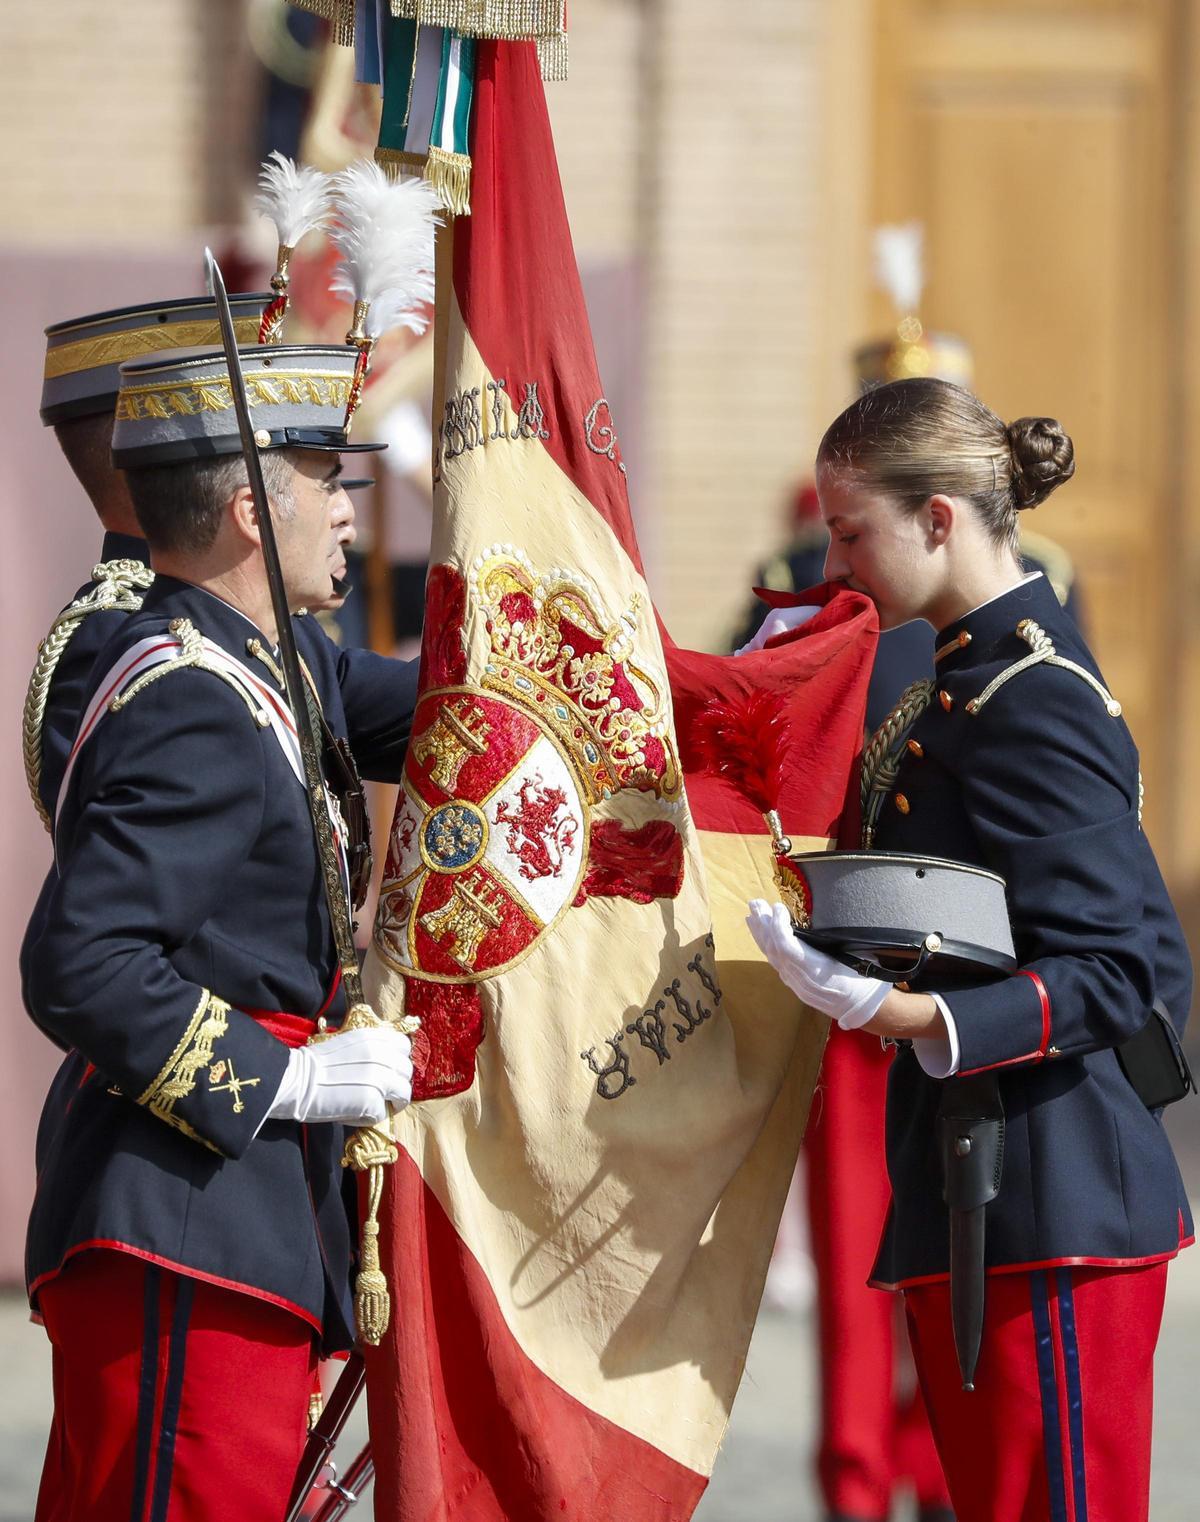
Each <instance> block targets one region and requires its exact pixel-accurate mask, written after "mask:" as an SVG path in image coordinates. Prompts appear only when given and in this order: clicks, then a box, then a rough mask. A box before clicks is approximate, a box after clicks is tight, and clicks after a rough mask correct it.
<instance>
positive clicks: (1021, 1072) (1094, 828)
mask: <svg viewBox="0 0 1200 1522" xmlns="http://www.w3.org/2000/svg"><path fill="white" fill-rule="evenodd" d="M1025 619H1032V620H1034V621H1035V622H1036V623H1037V624H1039V625H1040V626H1041V628H1042V630H1043V631H1044V632H1045V634H1046V635H1048V636H1049V638H1050V640H1051V641H1052V643H1053V646H1054V649H1055V652H1056V653H1057V654H1058V655H1059V656H1061V657H1064V658H1066V659H1068V660H1071V661H1074V662H1076V663H1077V664H1078V665H1080V666H1082V667H1083V668H1085V670H1086V671H1088V672H1090V673H1091V674H1092V675H1093V676H1094V677H1096V678H1097V679H1098V680H1102V679H1101V678H1100V674H1099V671H1098V668H1097V666H1096V663H1095V661H1094V660H1093V659H1092V656H1091V654H1090V653H1089V651H1088V649H1087V647H1086V646H1085V645H1084V643H1083V640H1082V638H1081V636H1080V634H1079V632H1078V630H1077V628H1076V626H1075V624H1074V622H1073V621H1072V619H1071V618H1070V617H1069V615H1068V614H1067V613H1066V612H1065V611H1064V610H1063V609H1062V608H1061V607H1060V605H1059V603H1058V600H1057V598H1056V597H1055V595H1054V592H1053V591H1052V589H1051V587H1050V585H1049V583H1048V582H1047V581H1046V579H1045V578H1044V577H1038V578H1037V579H1035V580H1033V581H1029V582H1026V583H1024V584H1023V585H1021V586H1018V587H1016V588H1014V589H1012V590H1011V591H1009V592H1007V593H1005V594H1004V595H1003V596H1002V597H1000V598H997V599H996V600H995V601H993V602H990V603H987V604H985V605H984V606H983V607H982V608H979V609H976V610H975V611H974V612H973V613H970V614H968V615H967V616H966V617H965V618H963V619H961V620H959V621H958V622H957V623H955V624H953V625H951V626H950V627H949V628H947V629H944V630H942V632H941V633H940V634H939V636H938V640H937V644H938V648H939V653H941V652H942V651H943V649H944V648H945V647H948V653H944V654H941V658H940V659H939V660H938V662H937V667H936V675H935V682H936V686H937V692H936V695H935V697H934V700H933V701H932V703H931V704H930V706H929V707H928V708H927V709H926V710H925V711H924V713H923V714H922V715H921V717H920V718H918V719H917V721H916V723H915V725H914V726H913V728H912V729H911V731H910V732H909V738H910V739H911V740H912V741H914V742H915V748H914V747H907V748H906V749H905V751H904V757H903V760H902V761H901V763H900V767H899V774H898V777H897V780H896V784H895V787H894V789H893V790H892V793H891V794H890V796H889V797H887V798H886V799H885V801H884V803H883V810H882V813H881V814H880V816H879V820H878V825H877V829H876V834H875V840H874V845H875V847H876V848H877V849H879V850H886V851H900V852H912V853H916V854H921V855H929V856H939V857H946V858H949V859H951V860H954V861H959V862H966V863H968V864H971V865H975V866H980V867H986V868H988V869H990V870H991V871H993V872H997V873H999V874H1000V875H1001V876H1002V877H1003V878H1004V879H1005V881H1006V883H1007V887H1008V907H1009V914H1010V918H1011V922H1012V930H1013V940H1014V943H1015V947H1016V953H1017V958H1018V962H1019V967H1020V971H1019V972H1017V973H1016V974H1015V975H1014V976H1012V977H1009V978H1005V979H1002V980H1000V981H997V982H993V983H989V984H987V985H986V986H983V987H972V988H968V989H964V990H959V991H957V992H953V991H947V990H945V989H943V988H940V987H937V986H936V985H934V986H933V987H932V990H931V991H933V992H937V993H940V994H942V995H943V997H944V998H945V1000H946V1003H947V1005H948V1007H949V1009H950V1012H951V1014H952V1016H953V1018H954V1021H955V1024H956V1026H957V1030H958V1036H959V1040H960V1043H961V1062H960V1068H959V1071H960V1073H962V1074H964V1075H965V1074H968V1073H970V1072H980V1071H987V1070H994V1071H995V1072H996V1074H997V1076H998V1082H999V1090H1000V1095H1001V1098H1002V1101H1003V1104H1004V1109H1005V1114H1006V1117H1007V1129H1006V1137H1005V1152H1004V1175H1003V1182H1002V1184H1001V1189H1000V1195H999V1197H998V1199H996V1200H995V1201H994V1202H993V1203H992V1204H990V1205H988V1207H987V1225H986V1255H987V1264H988V1267H989V1269H993V1270H994V1269H998V1268H1001V1267H1004V1268H1016V1267H1018V1266H1035V1265H1036V1266H1042V1265H1049V1264H1057V1263H1094V1264H1123V1265H1135V1264H1142V1263H1146V1262H1152V1261H1155V1260H1158V1259H1162V1258H1166V1257H1170V1256H1172V1255H1173V1254H1174V1253H1175V1252H1176V1251H1177V1250H1178V1248H1179V1247H1180V1245H1181V1244H1182V1243H1183V1242H1184V1241H1186V1240H1189V1239H1190V1238H1191V1234H1192V1225H1191V1217H1190V1215H1189V1212H1188V1205H1187V1199H1186V1196H1185V1194H1184V1191H1183V1186H1182V1183H1181V1181H1180V1177H1179V1171H1178V1168H1177V1166H1176V1163H1175V1159H1174V1156H1173V1155H1172V1152H1171V1148H1170V1144H1169V1143H1168V1141H1167V1137H1166V1134H1165V1132H1164V1130H1163V1126H1162V1122H1161V1117H1160V1115H1158V1114H1154V1113H1151V1112H1150V1111H1148V1110H1147V1109H1146V1108H1145V1107H1144V1105H1143V1104H1142V1103H1141V1101H1140V1100H1139V1099H1138V1097H1137V1095H1136V1094H1135V1093H1134V1091H1133V1089H1132V1088H1131V1086H1130V1084H1129V1082H1128V1080H1127V1079H1126V1078H1125V1076H1124V1073H1123V1072H1122V1070H1121V1068H1120V1066H1119V1064H1118V1061H1117V1057H1116V1055H1115V1052H1114V1047H1115V1046H1117V1045H1119V1044H1120V1043H1121V1042H1122V1041H1124V1040H1126V1039H1127V1038H1128V1037H1130V1036H1133V1035H1134V1034H1135V1033H1136V1032H1137V1031H1138V1030H1139V1029H1140V1028H1141V1027H1142V1025H1143V1024H1144V1023H1145V1021H1146V1019H1147V1017H1148V1014H1149V1011H1150V1009H1151V1006H1152V1004H1153V1002H1154V1000H1155V998H1156V997H1157V998H1159V999H1161V1000H1162V1002H1163V1004H1164V1005H1165V1006H1166V1008H1167V1010H1168V1011H1169V1013H1170V1015H1171V1018H1172V1020H1173V1022H1174V1024H1175V1026H1176V1028H1177V1029H1178V1030H1179V1031H1180V1032H1182V1029H1183V1025H1184V1021H1185V1020H1186V1018H1187V1013H1188V1007H1189V1005H1190V1002H1191V987H1192V974H1191V963H1190V959H1189V956H1188V951H1187V946H1186V944H1185V943H1184V939H1183V935H1182V932H1181V930H1180V927H1179V922H1178V920H1177V918H1176V916H1175V912H1174V910H1173V909H1172V907H1171V904H1170V900H1169V899H1168V897H1167V893H1166V889H1165V887H1164V886H1163V881H1162V877H1161V875H1160V873H1159V870H1158V867H1157V864H1156V863H1155V860H1154V855H1153V852H1152V851H1151V849H1150V846H1149V844H1148V842H1147V840H1146V837H1145V836H1144V835H1143V833H1142V830H1141V827H1140V824H1139V817H1138V816H1139V776H1138V757H1137V751H1136V748H1135V746H1134V743H1133V740H1132V738H1131V737H1130V734H1129V730H1128V728H1127V727H1126V725H1125V721H1124V720H1123V719H1122V718H1120V717H1114V716H1112V715H1111V714H1110V713H1109V711H1108V707H1107V705H1106V703H1105V700H1104V697H1103V696H1102V695H1101V694H1100V693H1098V692H1097V691H1096V690H1094V689H1093V688H1092V687H1091V686H1090V685H1089V684H1088V683H1087V682H1086V681H1085V680H1084V678H1082V677H1081V676H1079V675H1077V674H1076V673H1074V672H1072V671H1069V670H1065V669H1063V668H1062V667H1056V666H1054V665H1051V664H1047V663H1044V662H1043V663H1039V664H1033V665H1031V666H1029V667H1028V668H1027V669H1024V670H1022V671H1020V672H1019V673H1016V674H1013V675H1012V676H1011V678H1010V679H1009V680H1007V681H1006V682H1004V683H1003V684H1002V685H1000V686H999V687H998V688H996V689H995V690H994V691H993V692H992V693H991V694H990V695H987V696H985V694H986V690H987V688H988V686H989V683H991V682H992V681H993V680H994V679H995V678H996V677H998V676H1000V675H1001V673H1003V672H1005V671H1007V670H1009V669H1010V668H1012V667H1013V665H1014V663H1015V662H1017V661H1020V660H1021V659H1023V658H1025V657H1028V656H1030V654H1031V647H1030V645H1029V644H1028V643H1027V642H1026V641H1025V640H1024V639H1022V638H1021V637H1020V636H1019V635H1018V633H1017V626H1018V624H1019V623H1021V621H1022V620H1025ZM963 635H965V636H969V642H964V643H961V644H960V643H959V637H960V636H963ZM981 698H983V699H984V700H983V701H982V702H980V700H981ZM972 702H974V703H975V704H976V705H977V706H976V709H975V711H974V712H973V711H972V708H971V706H970V705H971V704H972ZM941 1087H942V1085H941V1083H940V1082H939V1081H938V1080H936V1079H933V1078H930V1077H928V1076H927V1075H926V1074H925V1073H924V1072H923V1071H922V1069H921V1067H920V1065H919V1063H918V1061H917V1058H916V1056H915V1055H914V1053H913V1052H912V1051H910V1050H902V1051H901V1052H900V1053H899V1054H898V1055H897V1057H896V1060H895V1062H894V1063H893V1066H892V1071H891V1075H890V1080H889V1088H888V1113H887V1151H888V1169H889V1173H890V1176H891V1183H892V1193H893V1204H892V1210H891V1214H890V1217H889V1221H888V1225H887V1227H886V1229H885V1233H884V1239H883V1243H882V1246H881V1248H880V1253H879V1257H878V1260H877V1262H876V1266H875V1272H874V1280H875V1282H878V1283H881V1284H886V1285H896V1284H906V1283H912V1282H914V1281H919V1280H922V1279H925V1278H930V1277H940V1276H943V1275H945V1273H946V1272H947V1267H948V1263H947V1217H946V1211H945V1208H944V1206H943V1204H942V1198H941V1175H940V1169H939V1164H938V1159H937V1155H936V1145H935V1135H936V1133H935V1116H936V1112H937V1107H938V1100H939V1097H940V1091H941Z"/></svg>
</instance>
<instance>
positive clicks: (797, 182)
mask: <svg viewBox="0 0 1200 1522" xmlns="http://www.w3.org/2000/svg"><path fill="white" fill-rule="evenodd" d="M862 9H863V8H862V6H861V4H860V3H859V0H838V4H837V5H836V6H835V5H834V4H832V3H831V0H756V3H755V5H754V7H753V24H750V23H749V21H748V19H747V17H748V13H747V12H741V13H739V12H738V10H737V9H736V8H734V7H730V6H728V5H725V4H721V3H718V0H656V3H655V4H651V5H645V4H638V3H636V0H581V3H578V4H576V5H575V6H574V7H573V8H572V42H571V49H572V60H571V79H570V81H569V83H568V84H566V85H558V86H554V87H552V88H551V91H550V105H551V114H552V116H553V119H554V124H555V132H556V138H557V143H558V151H559V159H560V164H561V168H562V173H563V181H564V186H565V193H566V199H567V206H568V210H569V211H570V214H571V220H572V227H573V230H574V235H575V241H576V247H577V250H578V252H579V255H580V258H581V260H583V261H585V262H586V261H590V260H593V259H597V258H599V259H621V258H622V257H625V258H628V259H629V260H631V261H634V262H636V263H637V264H638V265H639V267H640V270H641V275H642V286H643V312H644V334H643V354H644V377H643V384H642V393H643V397H642V407H641V416H640V417H639V419H638V420H637V421H638V433H639V441H640V445H641V448H640V454H639V458H640V469H639V471H638V472H637V474H636V475H634V476H633V477H631V482H630V486H631V491H632V493H633V496H634V501H635V507H636V508H637V509H638V517H639V521H640V523H641V525H642V527H641V532H642V537H643V540H644V546H643V547H644V550H645V552H646V557H647V563H648V567H649V569H650V573H651V577H652V580H653V582H654V584H655V588H656V593H657V596H658V598H659V602H660V606H661V609H662V611H663V614H664V616H665V617H666V620H667V623H668V626H669V627H670V629H671V631H672V633H673V634H674V635H675V637H676V638H677V639H679V640H680V641H681V642H683V643H686V644H693V645H700V646H706V647H712V648H716V647H718V646H719V645H720V643H721V641H722V639H723V638H724V637H725V635H726V634H727V632H728V631H729V629H730V627H731V626H732V624H733V622H734V620H735V619H736V617H737V614H738V612H739V610H740V609H741V606H742V604H743V602H744V600H745V597H746V595H747V588H748V586H749V584H750V582H751V579H752V577H753V573H754V569H755V567H756V566H757V565H758V563H759V562H760V561H761V560H762V559H763V558H764V556H765V555H766V554H767V553H768V552H769V551H770V550H771V549H772V548H773V547H774V545H775V543H776V541H777V539H778V537H779V534H780V524H781V521H782V503H783V499H784V497H785V494H786V492H787V490H788V488H789V486H790V485H791V483H792V482H793V481H794V480H795V478H796V476H797V475H798V474H799V473H801V472H803V471H805V470H806V469H807V467H808V464H809V462H810V461H811V458H812V454H813V452H814V448H815V444H816V441H817V439H818V438H819V437H820V433H821V431H822V429H823V427H824V424H825V423H826V422H827V421H828V420H829V417H830V416H832V413H833V411H834V410H836V407H837V406H838V405H840V404H841V401H842V400H843V398H844V395H845V394H846V389H847V387H848V386H849V377H848V372H847V369H846V365H845V362H844V356H845V354H846V353H847V351H848V347H849V344H850V343H851V341H852V340H853V339H854V338H855V337H857V336H858V335H859V331H860V326H859V312H858V310H857V308H858V303H859V298H858V291H859V289H860V286H861V283H862V281H861V276H862V274H863V270H862V262H863V261H862V244H863V230H864V223H863V218H864V215H865V213H864V211H863V207H862V205H861V204H860V202H861V193H860V191H861V186H860V180H862V179H863V178H864V177H862V176H860V175H859V173H858V170H857V166H856V165H852V168H853V172H852V173H851V174H849V175H847V176H841V175H837V176H831V174H830V172H829V171H830V167H831V165H832V164H835V163H836V164H838V165H841V164H842V163H846V162H848V161H849V160H852V159H853V158H854V155H855V154H856V153H858V152H859V148H860V146H861V145H859V144H858V143H857V137H858V134H859V132H860V130H861V128H860V126H859V124H858V123H857V121H856V115H855V103H854V91H855V89H856V88H857V86H856V81H857V80H858V79H860V78H865V69H864V61H863V57H862V53H861V49H862V47H863V45H864V44H865V42H866V40H867V39H866V28H864V27H862V26H858V29H857V32H855V30H854V29H855V27H856V25H857V22H856V18H858V17H860V14H861V12H862ZM851 47H852V48H853V50H854V51H855V57H856V60H857V61H851V62H850V63H849V66H848V67H847V51H848V48H851ZM831 82H836V84H837V86H838V88H839V90H840V91H843V92H844V93H843V94H842V97H841V104H842V107H843V110H841V111H840V112H839V113H838V120H839V121H840V122H841V124H842V125H841V127H840V128H839V132H838V140H837V142H836V143H834V142H831V141H830V134H829V132H828V130H827V127H828V123H829V121H830V119H831V112H830V106H831V96H830V86H831ZM847 97H848V98H847ZM834 179H836V180H837V181H838V186H837V194H836V196H834V197H833V198H832V202H836V204H832V202H831V189H832V188H833V186H832V183H831V181H832V180H834ZM848 290H851V291H853V293H854V295H853V296H852V297H850V298H849V299H848V298H847V295H846V292H847V291H848ZM617 421H618V425H620V423H621V419H620V418H618V420H617Z"/></svg>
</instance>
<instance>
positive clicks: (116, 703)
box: [108, 618, 271, 729]
mask: <svg viewBox="0 0 1200 1522" xmlns="http://www.w3.org/2000/svg"><path fill="white" fill-rule="evenodd" d="M167 632H168V633H170V634H173V635H174V636H175V638H176V639H177V640H178V641H179V653H178V654H177V655H176V656H174V657H173V658H172V659H171V660H169V661H160V662H159V664H158V665H157V666H151V668H150V669H149V671H143V672H142V674H141V676H139V677H136V678H135V679H134V680H133V681H132V682H130V684H129V686H128V687H126V688H125V689H124V690H123V691H122V692H119V693H118V694H117V695H116V697H115V698H113V700H112V702H111V703H110V704H109V705H108V711H109V713H120V711H121V709H122V708H124V707H125V706H126V705H127V704H128V703H132V702H133V700H134V698H136V697H137V695H138V693H139V692H145V690H146V688H147V687H149V686H150V685H151V684H152V683H153V682H157V681H160V680H161V679H162V678H163V677H164V676H168V675H169V674H170V673H171V672H172V671H187V670H195V671H207V672H209V673H210V674H211V675H212V676H216V677H220V679H221V680H222V681H223V682H224V683H225V684H226V686H228V687H232V688H233V690H234V692H236V693H237V695H238V697H239V698H241V700H242V702H243V703H245V705H246V707H247V708H248V709H249V710H250V716H251V718H252V719H253V720H254V722H255V723H256V724H257V725H258V727H259V728H260V729H266V728H267V726H268V725H269V724H270V722H271V716H270V714H269V713H267V711H266V709H265V708H263V707H262V706H261V704H260V703H259V701H258V699H257V698H256V697H255V696H254V695H253V693H252V692H251V691H250V689H249V687H248V686H245V685H243V684H242V683H241V682H239V681H238V680H237V678H236V677H235V676H232V675H231V674H230V673H229V672H228V671H226V670H225V669H224V667H223V666H219V665H218V664H217V662H216V661H214V660H212V659H211V658H210V657H209V656H208V655H207V653H206V652H205V649H204V637H203V635H201V633H200V631H199V630H198V629H197V628H196V626H195V625H194V624H193V623H192V621H191V619H190V618H173V619H172V620H171V622H170V623H169V624H168V625H167Z"/></svg>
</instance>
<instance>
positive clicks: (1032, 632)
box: [966, 618, 1121, 719]
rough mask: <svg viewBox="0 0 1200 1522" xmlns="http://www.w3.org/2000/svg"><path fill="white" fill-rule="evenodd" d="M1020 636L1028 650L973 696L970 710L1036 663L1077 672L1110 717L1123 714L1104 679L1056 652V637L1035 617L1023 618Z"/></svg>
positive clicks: (972, 713)
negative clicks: (975, 696)
mask: <svg viewBox="0 0 1200 1522" xmlns="http://www.w3.org/2000/svg"><path fill="white" fill-rule="evenodd" d="M1017 636H1018V638H1020V639H1023V640H1024V641H1025V643H1026V644H1027V645H1028V646H1029V654H1028V655H1026V656H1024V657H1023V658H1022V659H1021V660H1019V661H1014V662H1013V664H1012V665H1011V666H1006V667H1005V669H1004V670H1003V671H1002V672H1001V673H1000V675H999V676H997V677H993V678H992V680H991V681H990V682H989V683H988V684H987V686H986V687H985V688H984V689H983V691H982V692H981V693H980V694H979V696H978V697H977V698H972V699H971V701H970V702H969V703H968V704H967V705H966V707H967V712H968V713H969V714H971V715H974V714H977V713H978V712H979V710H980V709H981V708H982V707H983V705H984V704H985V703H986V702H987V701H988V699H989V698H991V697H993V696H994V695H995V694H996V693H997V692H999V691H1000V689H1001V687H1003V686H1004V684H1005V683H1006V682H1010V681H1012V679H1013V677H1014V676H1020V675H1021V673H1022V672H1023V671H1029V670H1031V669H1032V668H1033V667H1034V666H1042V665H1045V666H1061V667H1062V669H1063V670H1064V671H1069V672H1071V673H1072V674H1073V675H1074V676H1077V677H1079V678H1080V680H1081V681H1084V682H1086V683H1087V684H1088V686H1089V687H1090V688H1091V689H1092V691H1093V692H1094V693H1096V694H1097V695H1098V696H1099V697H1100V699H1101V700H1102V702H1103V703H1104V706H1105V708H1106V709H1107V710H1108V714H1109V717H1110V718H1113V719H1119V718H1120V717H1121V705H1120V703H1118V702H1117V700H1116V698H1114V697H1113V695H1112V693H1111V692H1109V690H1108V688H1107V687H1106V686H1105V685H1104V683H1103V682H1099V681H1097V680H1096V678H1095V677H1094V676H1093V675H1092V673H1091V672H1090V671H1088V670H1087V669H1086V668H1085V667H1083V666H1080V665H1079V664H1078V663H1077V662H1075V661H1069V660H1067V659H1066V657H1065V656H1062V655H1056V654H1055V651H1054V641H1053V640H1052V639H1051V638H1050V636H1049V635H1048V634H1047V633H1046V631H1045V629H1043V628H1042V626H1041V624H1039V623H1035V622H1034V620H1033V619H1032V618H1023V619H1022V620H1021V622H1020V623H1019V624H1018V625H1017Z"/></svg>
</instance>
